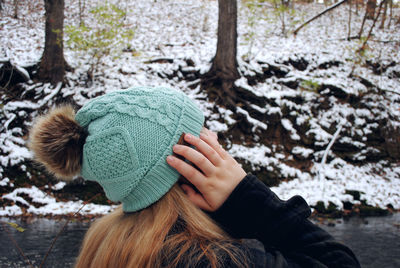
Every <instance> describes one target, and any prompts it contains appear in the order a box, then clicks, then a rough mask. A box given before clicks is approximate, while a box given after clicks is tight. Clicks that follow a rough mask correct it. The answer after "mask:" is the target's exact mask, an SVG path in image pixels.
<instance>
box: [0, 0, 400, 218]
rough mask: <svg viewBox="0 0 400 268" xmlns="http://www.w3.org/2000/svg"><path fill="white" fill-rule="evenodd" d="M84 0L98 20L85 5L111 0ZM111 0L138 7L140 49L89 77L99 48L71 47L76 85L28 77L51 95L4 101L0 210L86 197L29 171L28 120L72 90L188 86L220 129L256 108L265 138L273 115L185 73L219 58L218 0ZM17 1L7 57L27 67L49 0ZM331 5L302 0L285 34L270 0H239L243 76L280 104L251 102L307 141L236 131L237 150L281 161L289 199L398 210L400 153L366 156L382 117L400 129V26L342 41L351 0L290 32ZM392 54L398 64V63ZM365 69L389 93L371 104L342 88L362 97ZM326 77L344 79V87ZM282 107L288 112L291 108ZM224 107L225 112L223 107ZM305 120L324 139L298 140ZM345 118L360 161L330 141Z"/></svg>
mask: <svg viewBox="0 0 400 268" xmlns="http://www.w3.org/2000/svg"><path fill="white" fill-rule="evenodd" d="M65 2H66V4H65V6H66V9H65V16H66V18H65V25H78V23H79V19H78V7H77V5H78V1H77V0H66V1H65ZM86 2H88V3H87V6H86V8H85V13H84V20H85V21H87V22H90V21H92V20H93V18H92V17H91V15H90V14H89V12H88V10H89V9H90V7H95V6H96V5H98V4H100V3H101V2H103V1H95V0H91V1H86ZM110 2H115V3H117V4H118V5H119V6H120V7H121V8H123V9H126V10H129V11H128V15H127V18H126V24H127V25H129V26H130V27H132V28H133V29H135V35H134V38H133V40H132V41H131V44H130V45H131V48H133V50H130V51H129V52H123V53H121V54H119V55H118V57H115V55H109V56H106V57H104V58H103V59H102V60H101V63H100V65H99V68H98V70H97V73H96V74H95V79H94V81H93V82H87V79H86V78H87V77H86V76H87V71H88V69H89V68H90V66H89V61H90V60H91V59H90V56H89V55H88V54H87V53H80V52H77V51H72V50H71V49H69V48H68V47H66V48H65V51H64V52H65V57H66V60H67V62H68V63H69V64H70V65H71V67H73V68H74V71H73V72H69V73H68V74H67V80H68V85H66V86H64V87H61V86H57V87H55V88H53V87H51V86H50V85H48V84H41V83H33V82H32V81H31V82H28V83H27V84H26V85H25V86H24V88H25V90H24V92H23V93H22V95H24V94H33V93H34V95H35V96H42V98H40V99H32V100H23V96H20V97H21V98H20V99H18V98H14V99H11V100H10V99H7V100H5V99H4V97H2V104H1V106H0V107H1V109H2V110H1V114H0V120H1V122H2V125H1V126H0V130H1V131H0V189H2V191H1V193H2V199H3V201H5V200H7V203H5V205H3V207H0V216H7V215H20V214H22V213H23V210H21V207H24V208H25V212H27V213H32V214H40V215H46V214H67V213H71V212H74V211H77V210H78V208H79V207H80V206H81V205H82V201H69V202H61V201H59V200H57V199H56V198H55V197H54V196H53V191H57V190H59V189H61V188H62V186H63V185H58V186H57V187H56V188H54V186H51V185H50V186H47V185H45V186H43V185H42V186H40V187H38V186H35V185H34V182H32V181H31V180H29V178H30V172H29V170H27V166H26V160H28V159H30V158H31V157H32V156H31V153H30V152H29V151H28V149H26V147H25V145H26V129H27V128H28V127H29V125H30V124H31V121H32V119H33V118H34V117H35V116H36V115H37V110H38V109H43V108H44V107H51V106H52V105H54V103H55V102H56V100H55V97H56V96H63V97H64V98H72V99H73V100H74V101H75V102H76V103H77V104H78V105H83V104H84V103H85V102H86V101H87V100H88V99H89V98H91V97H94V96H97V95H99V94H102V93H104V92H110V91H114V90H119V89H126V88H129V87H132V86H141V85H146V86H167V87H172V88H177V89H180V90H182V91H184V92H185V93H186V94H188V95H189V96H190V97H191V98H192V99H194V100H195V101H196V102H197V103H198V105H199V106H200V107H201V109H202V110H203V111H204V113H205V115H206V116H207V118H208V122H207V124H208V127H209V128H210V129H212V130H214V131H217V132H226V131H228V129H229V128H230V126H232V125H234V124H235V122H236V121H235V119H234V116H233V114H234V113H240V114H243V115H244V116H245V117H246V118H247V121H248V122H249V123H250V124H251V125H252V132H253V133H254V138H253V140H254V141H257V139H258V140H260V141H261V140H262V137H263V133H265V131H267V129H268V128H269V127H271V126H269V124H268V122H262V121H260V120H259V119H257V118H253V117H251V115H250V114H249V112H248V111H247V110H246V109H245V107H238V109H237V110H236V111H234V112H232V111H230V110H226V109H224V108H222V107H215V104H214V103H212V102H210V101H208V99H207V96H206V95H205V93H204V92H202V91H201V90H200V86H199V81H198V79H196V77H194V80H193V81H188V79H183V78H184V77H185V74H187V73H190V72H194V73H196V72H198V73H204V72H206V71H207V70H208V69H209V68H210V60H211V59H212V57H213V56H214V54H215V50H216V29H217V20H218V5H217V1H210V0H203V1H198V0H185V1H183V0H165V1H157V2H155V1H148V0H137V1H110ZM247 2H249V1H247ZM19 8H20V10H19V14H20V19H14V18H12V15H11V14H13V5H12V1H5V6H4V10H3V11H1V12H2V16H1V18H0V43H1V50H0V58H2V59H9V60H11V62H12V63H13V64H15V65H17V66H21V67H24V66H29V65H32V64H34V63H36V62H38V61H39V59H40V57H41V53H42V50H43V46H44V7H43V4H42V1H28V2H27V4H26V5H25V4H24V5H23V6H22V5H20V7H19ZM324 8H325V6H324V5H323V4H313V5H308V4H307V5H306V4H297V5H296V6H295V11H294V13H292V14H291V15H288V14H286V21H285V27H286V31H287V33H286V34H283V33H282V26H281V25H282V24H281V21H279V19H278V18H277V17H275V15H274V14H273V12H272V9H271V8H270V6H268V4H262V5H259V6H257V7H256V8H254V7H252V8H249V7H248V6H247V5H246V4H245V2H241V1H239V6H238V11H239V19H238V34H239V39H238V61H239V66H240V67H239V68H240V70H239V71H240V73H241V74H242V76H243V77H242V78H241V79H239V80H237V81H236V85H237V86H238V87H241V88H244V89H247V90H249V91H251V92H253V93H254V94H255V95H257V96H260V97H265V98H267V99H269V100H271V101H272V102H273V103H274V104H273V105H271V104H270V103H267V104H266V105H265V106H263V107H260V106H258V105H255V104H251V107H252V108H253V109H255V110H257V111H259V112H260V113H262V114H269V115H271V114H277V116H278V118H279V119H280V122H281V126H282V128H283V129H284V131H286V132H284V133H287V135H288V139H290V140H291V141H293V142H298V143H299V145H297V146H294V147H293V148H292V149H291V150H290V152H289V153H288V152H287V149H282V146H280V145H276V144H272V145H271V144H263V143H262V142H260V143H257V142H254V143H252V144H251V145H247V144H233V143H230V142H229V141H227V143H228V150H229V152H230V153H231V154H232V155H234V156H235V157H237V158H238V159H241V160H244V161H247V162H248V163H251V164H250V166H251V167H252V168H253V169H254V170H257V169H260V168H265V169H266V170H270V171H275V172H279V173H280V176H281V180H282V182H281V183H280V184H279V185H277V186H274V187H272V189H273V190H274V191H275V192H276V193H277V194H278V195H279V196H280V197H281V198H283V199H286V198H289V197H291V196H293V195H295V194H300V195H302V196H303V197H304V198H305V199H306V200H307V202H308V203H309V204H310V205H316V204H317V202H318V201H323V202H324V203H325V204H326V205H328V204H329V203H332V204H334V205H336V206H337V207H338V208H339V209H342V208H343V202H351V203H353V204H357V203H360V200H361V201H365V202H366V203H367V204H369V205H371V206H376V207H381V208H386V207H387V206H388V205H391V206H392V207H393V208H394V209H400V164H399V163H400V162H399V161H400V159H396V160H394V161H388V160H387V159H382V160H379V159H378V160H376V161H365V162H363V161H364V160H365V159H366V158H367V156H369V155H378V156H379V150H378V149H376V148H374V147H371V146H369V145H368V138H367V137H368V135H369V134H370V133H373V132H374V131H377V128H378V126H379V125H378V123H377V122H378V121H379V120H386V122H387V125H388V126H390V127H392V128H393V129H398V128H400V95H399V93H400V79H399V74H400V55H399V46H400V26H399V25H395V23H394V21H393V22H392V24H391V27H390V28H386V29H384V30H378V29H375V31H374V35H373V37H372V38H371V40H370V41H369V43H368V44H369V46H368V48H367V50H366V52H365V54H364V56H359V55H358V54H357V53H356V51H357V49H358V48H360V46H361V44H362V42H361V41H360V40H357V39H352V40H351V41H345V40H344V39H346V38H347V35H348V32H349V29H348V9H349V7H348V6H347V5H343V6H341V7H339V8H337V9H336V10H334V11H332V12H331V13H328V14H327V15H325V16H323V17H321V18H319V19H318V20H316V21H314V22H312V23H311V24H309V25H308V26H307V27H305V28H304V29H302V30H301V31H300V32H299V33H298V34H297V36H293V34H291V32H292V31H293V30H294V29H295V28H296V27H297V26H298V25H300V24H301V22H302V21H305V19H307V18H309V17H311V16H313V15H315V14H317V13H318V12H320V11H322V10H323V9H324ZM399 13H400V10H399V9H398V8H395V9H394V14H397V15H398V14H399ZM362 14H363V10H360V11H359V15H356V14H355V8H354V7H353V11H352V17H351V19H352V23H351V29H350V32H351V34H350V36H354V35H356V34H357V33H358V30H359V27H360V25H361V20H362ZM89 25H90V24H89ZM370 25H371V21H367V23H366V26H365V30H364V35H366V32H367V30H369V28H370ZM158 59H164V60H163V61H157V60H158ZM367 60H368V61H370V62H375V63H376V62H378V63H380V64H381V65H382V66H384V65H385V64H386V65H387V66H385V70H384V71H381V72H380V73H378V74H377V72H376V71H375V72H374V70H373V69H372V68H371V66H370V65H368V64H366V61H367ZM290 62H295V63H296V62H297V63H298V62H303V63H305V64H304V66H303V67H304V68H303V67H301V66H300V67H295V64H290ZM392 62H395V64H394V65H393V64H392V65H391V63H392ZM270 65H273V66H275V67H277V68H278V69H280V70H281V71H284V72H285V73H286V74H285V76H284V77H276V76H271V77H268V78H265V80H264V81H262V82H261V83H256V84H255V85H254V84H252V83H249V80H248V79H246V78H245V76H246V77H251V76H256V75H257V74H262V73H263V69H265V68H268V66H270ZM22 70H24V69H22ZM350 74H352V75H351V76H349V75H350ZM28 75H29V74H28ZM169 77H170V78H169ZM186 78H187V77H186ZM366 80H367V81H369V82H370V83H372V84H374V85H375V87H374V88H375V90H376V91H377V92H378V91H379V92H380V94H371V97H370V99H369V103H368V104H365V103H363V105H360V107H355V106H353V105H349V103H348V102H346V101H344V99H341V95H344V96H347V97H354V98H356V97H360V96H365V95H369V94H370V88H368V87H367V86H366V83H365V81H366ZM290 83H297V84H298V86H297V87H296V89H293V88H290V87H288V86H287V85H288V84H290ZM315 85H325V86H326V85H328V86H326V89H325V90H324V91H322V92H318V91H317V90H315V88H313V87H314V86H315ZM329 85H334V86H336V87H338V88H340V90H339V93H337V92H336V93H335V88H334V87H330V86H329ZM299 88H301V90H300V89H299ZM384 91H385V92H384ZM379 92H378V93H379ZM297 97H299V98H301V99H302V100H303V101H302V102H301V103H300V104H299V103H296V101H293V99H295V98H297ZM360 98H361V97H360ZM319 100H321V101H322V100H327V103H328V106H329V108H327V109H325V110H324V111H321V112H319V113H318V112H317V113H315V112H313V111H314V110H315V109H316V106H315V103H316V102H318V101H319ZM57 101H59V100H57ZM313 103H314V104H313ZM288 107H289V108H288ZM215 108H216V109H215ZM285 109H289V111H290V112H289V113H286V112H284V110H285ZM216 110H217V111H219V113H215V111H216ZM351 117H352V120H350V119H349V118H351ZM304 124H307V125H308V126H309V130H308V132H307V135H310V136H312V137H313V139H314V140H315V144H313V145H312V146H305V145H304V144H303V145H302V142H301V141H300V140H301V137H300V133H298V130H299V128H300V127H301V126H302V125H304ZM339 127H341V128H343V131H339V132H338V134H337V139H336V141H335V142H336V143H340V144H344V145H346V146H351V147H352V148H353V147H355V148H358V149H357V150H359V152H358V153H357V154H353V155H352V156H351V157H352V161H346V160H345V159H343V157H340V156H339V155H338V154H336V153H334V152H333V151H327V150H326V149H327V147H328V145H329V143H330V142H331V141H332V140H333V139H334V133H335V132H336V130H337V129H338V128H339ZM328 130H329V131H328ZM397 133H398V132H397ZM394 139H396V137H394ZM334 146H335V145H334ZM334 146H333V148H334ZM374 150H375V151H374ZM376 151H378V152H376ZM324 155H325V157H324ZM293 158H295V159H305V160H307V161H310V163H311V167H310V168H309V169H307V170H302V169H300V168H296V167H295V166H292V165H290V164H288V163H289V162H290V160H292V159H293ZM324 159H327V160H324ZM357 161H358V162H357ZM10 167H14V168H16V169H18V170H19V171H21V172H25V173H26V174H27V180H26V182H25V184H26V187H15V183H16V182H15V181H16V178H14V177H9V176H8V175H6V174H9V173H7V172H6V170H7V169H9V168H10ZM349 191H358V192H360V194H361V196H360V200H354V196H353V195H350V194H349ZM10 202H11V203H10ZM17 204H18V205H17ZM38 204H39V205H38ZM112 208H113V207H111V206H104V205H95V204H90V205H86V206H85V208H84V209H83V210H82V211H81V212H80V213H81V214H97V213H98V214H103V213H107V212H108V211H109V210H110V209H112Z"/></svg>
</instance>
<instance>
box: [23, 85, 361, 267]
mask: <svg viewBox="0 0 400 268" xmlns="http://www.w3.org/2000/svg"><path fill="white" fill-rule="evenodd" d="M203 124H204V116H203V113H202V112H201V111H200V110H199V109H198V107H196V105H195V104H194V103H193V102H192V101H191V100H190V99H189V98H188V97H187V96H185V95H184V94H182V93H180V92H177V91H174V90H171V89H165V88H133V89H130V90H126V91H119V92H113V93H109V94H106V95H103V96H101V97H98V98H95V99H93V100H91V101H89V102H88V103H87V104H86V105H85V106H83V107H82V108H81V109H80V110H79V111H78V113H77V114H76V115H75V113H74V110H73V109H72V108H71V107H69V106H64V107H60V108H56V109H54V110H53V111H51V112H50V113H49V114H48V115H45V116H43V117H41V118H40V119H38V120H37V122H36V123H35V124H34V126H33V128H32V130H31V134H30V148H31V149H32V150H33V151H34V153H35V157H36V159H37V160H38V161H39V162H41V163H43V164H44V166H45V167H46V168H47V169H48V170H49V171H50V172H51V173H53V174H55V175H56V176H57V177H60V178H71V177H73V176H76V175H81V176H83V177H84V178H85V179H88V180H94V181H97V182H98V183H100V185H101V186H102V187H103V189H104V191H105V193H106V195H107V197H108V198H109V199H110V200H112V201H116V202H121V203H122V208H119V209H117V210H116V211H114V212H112V213H111V214H109V215H107V216H104V217H103V218H101V219H99V220H97V221H96V222H95V223H94V224H93V225H92V226H91V227H90V229H89V230H88V232H87V234H86V236H85V239H84V242H83V245H82V248H81V252H80V255H79V257H78V260H77V263H76V267H96V268H97V267H359V263H358V261H357V259H356V257H355V256H354V254H353V253H352V252H351V250H350V249H348V248H347V247H345V246H344V245H341V244H339V243H337V242H336V241H335V240H334V239H333V238H332V237H331V236H330V235H329V234H327V233H326V232H324V231H323V230H321V229H320V228H318V227H316V226H315V225H313V224H312V223H311V222H309V221H308V220H307V217H308V216H309V215H310V209H309V207H308V206H307V204H306V202H305V201H304V200H303V199H302V198H301V197H299V196H296V197H293V198H292V199H290V200H289V201H287V202H284V201H281V200H279V199H278V198H277V197H276V196H275V195H274V194H273V193H272V192H271V191H270V190H269V189H268V188H267V187H266V186H265V185H264V184H262V183H261V182H259V181H258V180H257V179H256V178H255V177H254V176H252V175H251V174H248V175H246V173H245V172H244V170H243V169H242V168H241V166H240V165H239V164H238V163H237V162H236V161H235V160H234V159H233V158H232V157H231V156H230V155H229V154H228V153H227V152H226V151H225V150H224V149H223V148H222V147H221V146H220V145H219V143H218V140H217V137H216V135H215V134H214V133H212V132H210V131H209V130H207V129H204V128H203V127H202V126H203ZM182 133H186V134H184V135H183V137H184V140H185V141H186V142H187V145H182V144H176V143H177V142H178V141H179V138H180V137H181V135H182ZM180 177H181V179H180V180H179V178H180ZM240 238H255V239H258V240H260V241H261V242H262V243H263V245H264V248H265V251H261V250H256V249H251V248H249V247H247V246H246V245H245V244H243V243H242V242H241V240H239V239H240Z"/></svg>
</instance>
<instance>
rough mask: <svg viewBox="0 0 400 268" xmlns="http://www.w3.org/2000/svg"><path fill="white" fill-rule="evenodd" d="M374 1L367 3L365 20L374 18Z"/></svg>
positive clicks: (369, 0)
mask: <svg viewBox="0 0 400 268" xmlns="http://www.w3.org/2000/svg"><path fill="white" fill-rule="evenodd" d="M375 9H376V0H368V1H367V19H370V20H373V19H374V18H375Z"/></svg>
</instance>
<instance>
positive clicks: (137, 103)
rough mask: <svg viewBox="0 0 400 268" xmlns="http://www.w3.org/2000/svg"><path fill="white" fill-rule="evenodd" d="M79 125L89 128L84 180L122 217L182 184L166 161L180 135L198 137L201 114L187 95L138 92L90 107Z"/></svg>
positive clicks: (126, 92) (150, 90)
mask: <svg viewBox="0 0 400 268" xmlns="http://www.w3.org/2000/svg"><path fill="white" fill-rule="evenodd" d="M75 119H76V120H77V121H78V123H79V124H80V125H81V126H82V127H85V128H87V130H88V133H89V135H88V137H87V139H86V142H85V145H84V148H83V160H82V171H81V174H82V176H83V177H84V178H85V179H88V180H94V181H97V182H99V183H100V185H101V186H102V187H103V189H104V191H105V193H106V195H107V197H108V198H109V199H111V200H113V201H120V202H122V204H123V209H124V211H128V212H132V211H137V210H140V209H143V208H145V207H147V206H149V205H151V204H152V203H154V202H156V201H157V200H158V199H160V198H161V197H162V196H163V195H164V194H165V193H166V192H167V191H168V190H169V189H170V188H171V187H172V185H173V184H174V183H175V182H176V181H177V180H178V177H179V174H178V173H177V172H176V171H175V170H174V169H172V168H171V167H169V166H168V164H167V163H166V157H167V156H168V155H169V154H172V146H173V145H174V144H175V143H177V142H178V140H179V137H180V135H181V134H182V132H188V133H192V134H194V135H196V136H198V135H199V133H200V131H201V128H202V126H203V123H204V116H203V113H202V112H201V111H200V110H199V108H198V107H197V106H196V105H195V104H194V103H193V101H191V100H190V99H189V98H188V97H187V96H186V95H185V94H183V93H182V92H178V91H175V90H172V89H167V88H147V87H139V88H132V89H129V90H124V91H116V92H112V93H108V94H105V95H103V96H100V97H97V98H95V99H93V100H91V101H89V102H88V103H87V104H86V105H85V106H83V107H82V108H81V109H80V110H79V111H78V112H77V114H76V117H75Z"/></svg>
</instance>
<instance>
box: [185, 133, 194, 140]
mask: <svg viewBox="0 0 400 268" xmlns="http://www.w3.org/2000/svg"><path fill="white" fill-rule="evenodd" d="M185 138H186V140H191V139H192V138H193V135H192V134H189V133H187V134H186V135H185Z"/></svg>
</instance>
